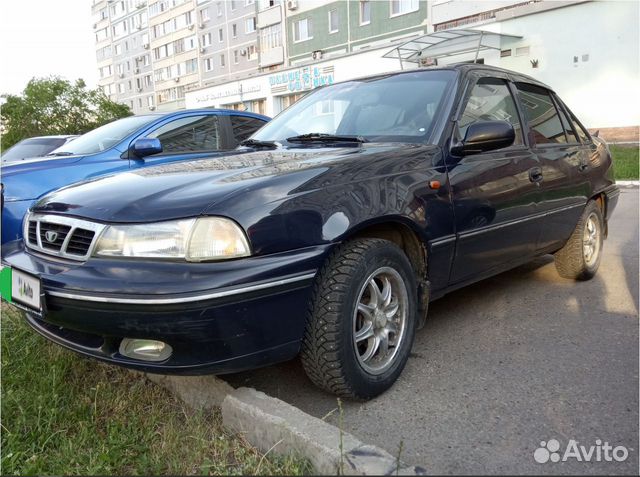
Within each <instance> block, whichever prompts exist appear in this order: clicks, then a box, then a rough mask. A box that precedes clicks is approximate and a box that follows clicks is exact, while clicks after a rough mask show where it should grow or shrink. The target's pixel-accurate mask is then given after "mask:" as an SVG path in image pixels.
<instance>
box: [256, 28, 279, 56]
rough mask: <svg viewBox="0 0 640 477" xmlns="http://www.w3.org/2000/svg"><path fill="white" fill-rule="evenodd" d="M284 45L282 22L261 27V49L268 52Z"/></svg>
mask: <svg viewBox="0 0 640 477" xmlns="http://www.w3.org/2000/svg"><path fill="white" fill-rule="evenodd" d="M281 46H282V26H281V24H280V23H276V24H275V25H271V26H268V27H267V28H261V29H260V51H262V52H266V51H269V50H272V49H274V48H278V47H281Z"/></svg>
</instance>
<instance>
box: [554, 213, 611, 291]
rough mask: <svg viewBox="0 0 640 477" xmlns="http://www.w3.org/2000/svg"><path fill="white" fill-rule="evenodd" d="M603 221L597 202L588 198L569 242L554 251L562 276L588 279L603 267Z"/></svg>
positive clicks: (557, 266)
mask: <svg viewBox="0 0 640 477" xmlns="http://www.w3.org/2000/svg"><path fill="white" fill-rule="evenodd" d="M603 239H604V220H603V219H602V211H601V210H600V207H599V206H598V204H597V203H596V202H594V201H589V202H588V203H587V206H586V207H585V209H584V211H583V213H582V216H581V217H580V220H579V221H578V225H576V228H575V230H574V231H573V233H572V234H571V237H569V240H568V241H567V243H566V244H565V245H564V247H562V248H561V249H560V250H558V251H557V252H556V253H555V265H556V270H557V271H558V274H559V275H560V276H561V277H563V278H570V279H574V280H589V279H591V278H593V277H594V276H595V274H596V272H597V271H598V267H599V266H600V259H601V258H602V245H603Z"/></svg>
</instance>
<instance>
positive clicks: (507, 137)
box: [451, 121, 516, 156]
mask: <svg viewBox="0 0 640 477" xmlns="http://www.w3.org/2000/svg"><path fill="white" fill-rule="evenodd" d="M515 139H516V133H515V131H514V130H513V126H512V125H511V124H509V123H508V122H506V121H477V122H475V123H472V124H469V126H468V127H467V132H466V134H465V135H464V139H463V140H462V142H460V143H458V144H455V145H454V146H453V147H452V148H451V152H452V153H453V154H456V155H459V156H466V155H469V154H477V153H479V152H486V151H494V150H496V149H502V148H503V147H509V146H511V145H512V144H513V141H515Z"/></svg>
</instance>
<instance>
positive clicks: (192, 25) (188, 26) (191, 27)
mask: <svg viewBox="0 0 640 477" xmlns="http://www.w3.org/2000/svg"><path fill="white" fill-rule="evenodd" d="M187 28H188V29H189V30H193V29H194V28H195V25H194V24H193V23H191V24H190V25H187Z"/></svg>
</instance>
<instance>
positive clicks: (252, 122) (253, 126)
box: [229, 116, 265, 143]
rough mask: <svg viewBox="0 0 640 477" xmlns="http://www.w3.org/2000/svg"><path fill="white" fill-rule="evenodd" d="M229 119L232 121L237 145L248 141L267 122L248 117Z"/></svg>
mask: <svg viewBox="0 0 640 477" xmlns="http://www.w3.org/2000/svg"><path fill="white" fill-rule="evenodd" d="M229 119H230V120H231V129H232V131H233V137H234V139H235V140H236V143H239V142H240V141H244V140H245V139H247V138H248V137H249V136H251V135H252V134H253V133H254V132H256V131H257V130H258V129H260V128H261V127H262V126H263V125H264V123H265V121H261V120H259V119H256V118H249V117H247V116H230V117H229Z"/></svg>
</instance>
